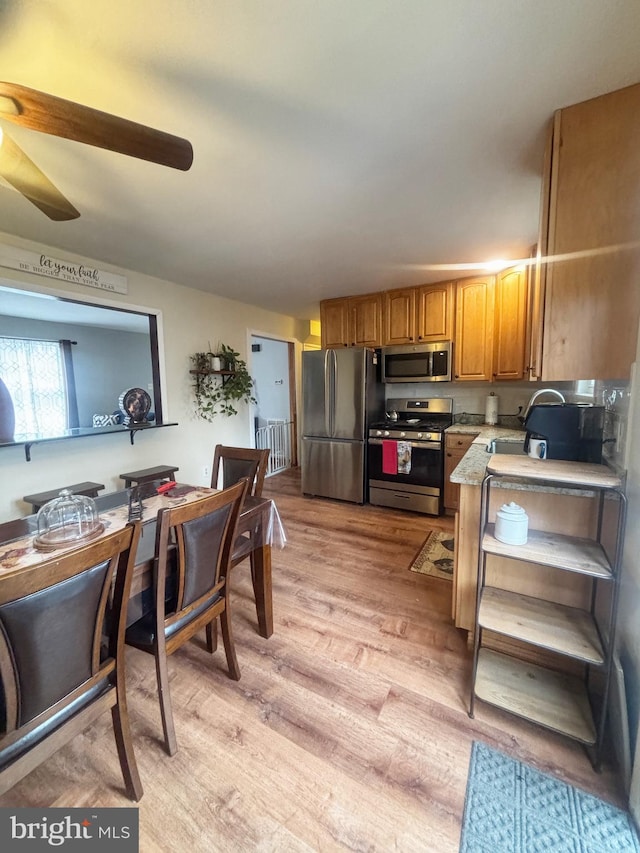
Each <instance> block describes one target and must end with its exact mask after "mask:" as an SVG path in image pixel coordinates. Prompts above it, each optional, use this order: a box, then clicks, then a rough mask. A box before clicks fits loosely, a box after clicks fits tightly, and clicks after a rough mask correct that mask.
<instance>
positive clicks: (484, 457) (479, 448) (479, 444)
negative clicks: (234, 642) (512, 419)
mask: <svg viewBox="0 0 640 853" xmlns="http://www.w3.org/2000/svg"><path fill="white" fill-rule="evenodd" d="M446 431H447V433H455V434H458V435H475V436H476V438H475V440H474V442H473V444H472V445H471V447H470V448H469V450H467V452H466V453H465V455H464V456H463V457H462V460H461V461H460V463H459V464H458V465H457V467H456V468H454V470H453V472H452V474H451V477H450V480H451V482H452V483H459V484H460V485H463V486H479V485H481V484H482V480H483V479H484V475H485V473H486V470H487V463H488V462H489V459H491V455H490V454H489V453H487V444H489V442H490V441H492V440H493V439H494V438H499V439H500V440H501V441H510V440H512V441H513V442H515V443H517V442H519V441H522V440H523V439H524V437H525V435H526V433H525V431H524V430H517V429H508V428H507V427H500V426H489V425H488V424H480V425H472V424H453V426H450V427H448V429H447V430H446Z"/></svg>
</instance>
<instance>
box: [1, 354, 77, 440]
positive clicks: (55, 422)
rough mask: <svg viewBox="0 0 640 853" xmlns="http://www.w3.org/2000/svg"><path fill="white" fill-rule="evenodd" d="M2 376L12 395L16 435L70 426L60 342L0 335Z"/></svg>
mask: <svg viewBox="0 0 640 853" xmlns="http://www.w3.org/2000/svg"><path fill="white" fill-rule="evenodd" d="M0 376H1V377H2V379H3V381H4V383H5V385H6V386H7V388H8V389H9V393H10V394H11V397H12V399H13V405H14V408H15V416H16V426H15V434H16V438H17V437H18V436H19V435H33V434H39V435H43V436H45V437H46V436H54V435H61V434H62V433H63V432H64V430H66V429H67V428H68V427H69V418H68V411H67V389H66V381H65V361H64V355H63V347H62V343H61V342H59V341H34V340H27V339H22V338H4V337H0Z"/></svg>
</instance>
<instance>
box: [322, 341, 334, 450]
mask: <svg viewBox="0 0 640 853" xmlns="http://www.w3.org/2000/svg"><path fill="white" fill-rule="evenodd" d="M332 354H333V350H331V349H328V350H325V353H324V431H325V433H326V434H327V436H330V435H331V356H332Z"/></svg>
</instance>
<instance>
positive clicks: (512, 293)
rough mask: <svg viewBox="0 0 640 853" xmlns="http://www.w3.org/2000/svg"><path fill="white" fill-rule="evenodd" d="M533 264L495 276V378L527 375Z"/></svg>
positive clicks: (515, 377) (522, 377)
mask: <svg viewBox="0 0 640 853" xmlns="http://www.w3.org/2000/svg"><path fill="white" fill-rule="evenodd" d="M529 269H530V267H524V266H523V267H513V268H512V269H508V270H503V271H502V272H501V273H499V274H498V275H497V276H496V284H495V317H494V322H495V327H494V332H493V370H492V373H493V378H494V379H498V380H503V379H512V380H518V379H520V380H521V379H525V378H526V369H527V366H526V357H527V342H528V341H527V331H528V325H527V320H528V303H529V287H528V281H529V272H528V271H529Z"/></svg>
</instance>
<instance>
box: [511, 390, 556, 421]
mask: <svg viewBox="0 0 640 853" xmlns="http://www.w3.org/2000/svg"><path fill="white" fill-rule="evenodd" d="M542 394H553V395H554V396H556V397H557V398H558V399H559V400H560V402H561V403H566V400H565V398H564V394H561V393H560V391H556V389H555V388H539V389H538V390H537V391H536V392H535V393H534V394H532V395H531V399H530V400H529V402H528V403H527V406H526V408H525V410H524V414H523V415H522V416H521V417H520V421H521V422H522V423H524V422H525V421H526V419H527V417H528V415H529V412H530V411H531V407H532V406H533V404H534V403H535V401H536V400H537V399H538V397H540V396H542Z"/></svg>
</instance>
